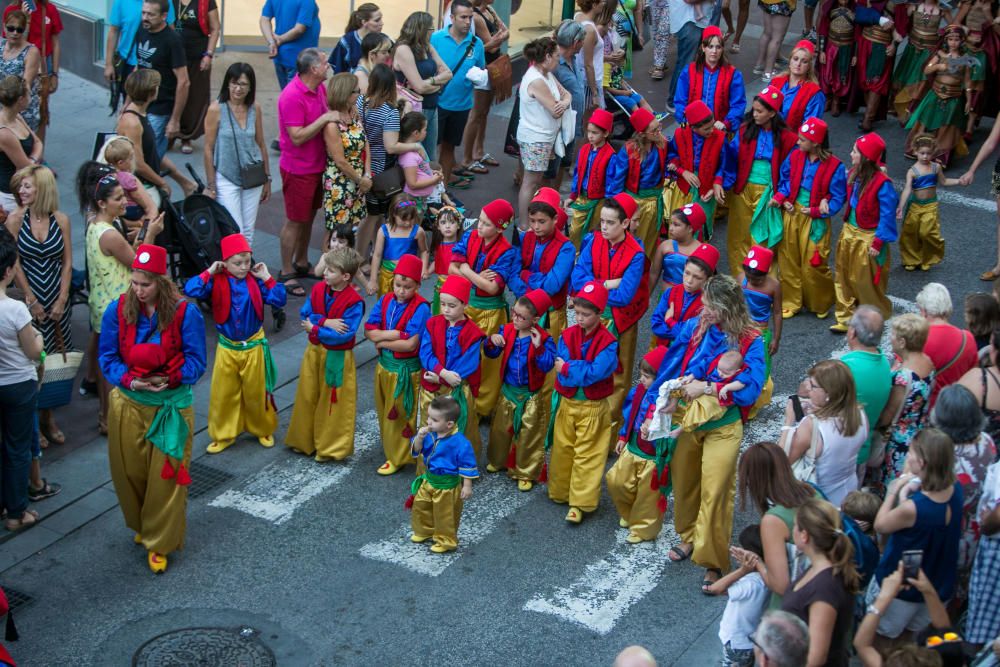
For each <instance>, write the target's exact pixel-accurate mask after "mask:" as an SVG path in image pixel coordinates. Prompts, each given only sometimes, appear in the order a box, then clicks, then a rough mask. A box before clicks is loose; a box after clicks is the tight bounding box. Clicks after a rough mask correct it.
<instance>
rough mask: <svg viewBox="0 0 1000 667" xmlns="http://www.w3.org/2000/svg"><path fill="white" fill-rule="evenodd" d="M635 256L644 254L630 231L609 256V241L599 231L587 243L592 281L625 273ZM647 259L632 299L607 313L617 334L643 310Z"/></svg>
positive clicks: (639, 316) (632, 323) (618, 276)
mask: <svg viewBox="0 0 1000 667" xmlns="http://www.w3.org/2000/svg"><path fill="white" fill-rule="evenodd" d="M636 255H641V256H643V257H645V254H644V253H643V252H642V246H640V245H639V242H638V241H636V240H635V237H634V236H632V235H631V234H628V233H626V234H625V240H624V241H622V242H621V243H620V244H619V245H618V249H617V250H616V251H615V256H614V257H611V244H610V243H608V242H607V240H606V239H605V238H604V235H603V234H600V233H595V234H594V237H593V241H592V242H591V244H590V258H591V263H592V265H593V267H594V280H613V279H615V278H621V277H622V276H623V275H625V269H627V268H628V266H629V264H631V263H632V258H633V257H635V256H636ZM648 262H649V260H645V262H644V264H643V270H642V278H641V279H640V281H639V287H638V289H636V291H635V294H633V295H632V301H630V302H629V303H628V305H625V306H621V307H619V306H611V315H612V317H613V318H614V320H615V326H616V327H618V333H619V334H622V333H625V332H626V331H628V330H629V329H631V328H632V327H633V326H634V325H635V323H636V322H638V321H639V319H640V318H641V317H642V316H643V315H644V314H645V313H646V307H647V306H648V305H649V274H648V272H647V270H646V266H647V264H648Z"/></svg>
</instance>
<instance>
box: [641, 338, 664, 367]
mask: <svg viewBox="0 0 1000 667" xmlns="http://www.w3.org/2000/svg"><path fill="white" fill-rule="evenodd" d="M668 349H670V348H668V347H667V346H665V345H657V346H656V347H654V348H653V349H652V350H650V351H649V352H647V353H646V354H645V355H644V356H643V357H642V360H643V361H645V362H646V363H647V364H649V365H650V366H652V367H653V370H654V371H656V372H657V373H659V372H660V365H661V364H662V363H663V358H664V357H666V356H667V350H668Z"/></svg>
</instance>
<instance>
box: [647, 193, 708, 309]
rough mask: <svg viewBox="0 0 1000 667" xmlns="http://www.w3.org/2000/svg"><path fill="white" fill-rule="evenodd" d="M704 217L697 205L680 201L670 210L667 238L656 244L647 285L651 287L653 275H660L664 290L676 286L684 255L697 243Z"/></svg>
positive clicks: (684, 259) (667, 290) (681, 271)
mask: <svg viewBox="0 0 1000 667" xmlns="http://www.w3.org/2000/svg"><path fill="white" fill-rule="evenodd" d="M706 220H707V218H706V216H705V209H704V208H702V207H701V206H699V205H698V204H684V205H683V206H681V207H680V208H676V209H673V212H672V213H671V214H670V225H669V226H668V227H667V232H668V233H669V234H670V238H669V239H668V240H666V241H663V242H661V243H660V246H659V247H658V248H657V249H656V254H655V255H653V261H652V262H651V263H650V265H649V284H650V285H651V286H652V287H654V288H655V286H656V281H657V278H661V277H662V279H663V284H662V286H663V291H664V292H669V291H670V288H672V287H673V286H674V285H680V283H681V280H682V278H683V277H684V265H685V264H687V258H688V256H689V255H690V254H691V253H692V252H694V251H695V250H696V249H697V248H698V246H700V245H701V243H700V242H699V241H698V236H699V234H700V232H701V230H702V229H704V227H705V222H706ZM661 274H662V275H661Z"/></svg>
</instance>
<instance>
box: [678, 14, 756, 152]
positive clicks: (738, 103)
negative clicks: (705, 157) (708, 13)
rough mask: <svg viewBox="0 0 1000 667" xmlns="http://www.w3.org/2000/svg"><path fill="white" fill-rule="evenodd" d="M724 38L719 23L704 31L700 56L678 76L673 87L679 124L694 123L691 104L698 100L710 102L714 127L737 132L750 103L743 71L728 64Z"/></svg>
mask: <svg viewBox="0 0 1000 667" xmlns="http://www.w3.org/2000/svg"><path fill="white" fill-rule="evenodd" d="M725 41H726V40H725V39H724V38H723V36H722V31H721V30H719V27H718V26H713V25H710V26H708V27H707V28H705V29H704V30H702V32H701V40H700V45H699V48H698V55H697V57H696V58H695V60H694V62H692V63H690V64H689V65H687V66H686V67H684V68H683V69H682V70H681V71H680V73H679V75H678V77H677V88H676V89H675V90H674V99H673V103H674V115H675V118H676V119H677V123H678V124H679V125H681V126H682V127H683V126H684V125H695V124H696V123H695V122H694V121H693V120H692V119H691V115H690V112H689V111H688V107H689V106H690V105H692V104H694V103H695V102H697V101H701V102H703V103H705V104H706V105H708V108H709V109H710V110H711V111H712V115H713V119H714V121H715V123H714V124H715V129H717V130H722V131H723V132H734V131H735V130H736V128H737V127H738V126H739V124H740V120H741V119H742V117H743V110H744V109H746V106H747V92H746V87H745V86H744V85H743V74H742V72H740V71H739V70H738V69H736V68H735V67H733V66H732V65H731V64H730V63H729V58H728V57H727V56H726V45H725Z"/></svg>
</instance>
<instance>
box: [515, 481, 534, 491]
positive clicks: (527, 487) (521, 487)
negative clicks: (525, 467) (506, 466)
mask: <svg viewBox="0 0 1000 667" xmlns="http://www.w3.org/2000/svg"><path fill="white" fill-rule="evenodd" d="M532 486H534V484H532V482H531V480H530V479H519V480H517V490H518V491H531V487H532Z"/></svg>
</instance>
